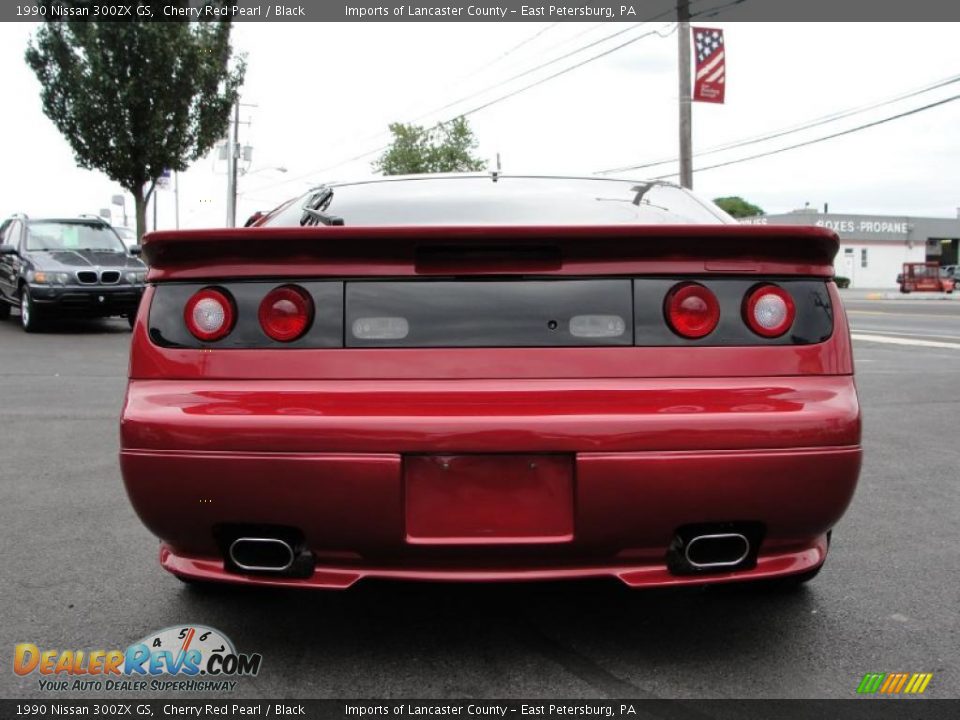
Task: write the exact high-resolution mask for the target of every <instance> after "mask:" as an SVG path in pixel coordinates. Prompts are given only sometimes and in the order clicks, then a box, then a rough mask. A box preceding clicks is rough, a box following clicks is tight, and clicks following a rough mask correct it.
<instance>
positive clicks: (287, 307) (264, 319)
mask: <svg viewBox="0 0 960 720" xmlns="http://www.w3.org/2000/svg"><path fill="white" fill-rule="evenodd" d="M257 315H258V317H259V320H260V327H261V328H263V332H265V333H266V334H267V336H268V337H270V338H272V339H273V340H276V341H278V342H293V341H294V340H296V339H298V338H300V337H303V334H304V333H305V332H307V330H309V329H310V324H311V323H312V322H313V300H312V299H311V298H310V295H308V294H307V292H306V290H304V289H303V288H301V287H297V286H296V285H282V286H280V287H278V288H274V289H273V290H271V291H270V292H269V293H267V295H266V297H265V298H263V300H262V301H261V303H260V309H259V311H258V313H257Z"/></svg>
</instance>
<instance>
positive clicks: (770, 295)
mask: <svg viewBox="0 0 960 720" xmlns="http://www.w3.org/2000/svg"><path fill="white" fill-rule="evenodd" d="M743 316H744V318H743V319H744V321H745V322H746V323H747V325H748V326H750V329H751V330H753V332H755V333H756V334H757V335H760V336H762V337H768V338H775V337H780V336H781V335H783V334H784V333H785V332H786V331H787V330H789V329H790V327H791V326H792V325H793V319H794V317H796V307H795V306H794V304H793V298H792V297H790V293H788V292H787V291H786V290H784V289H783V288H780V287H777V286H776V285H760V286H759V287H756V288H754V289H753V290H752V291H751V292H750V293H749V294H748V295H747V297H746V300H745V301H744V303H743Z"/></svg>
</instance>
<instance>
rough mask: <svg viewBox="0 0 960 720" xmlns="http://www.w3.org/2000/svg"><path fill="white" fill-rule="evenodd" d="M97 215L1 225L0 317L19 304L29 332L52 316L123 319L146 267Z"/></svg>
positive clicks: (131, 313)
mask: <svg viewBox="0 0 960 720" xmlns="http://www.w3.org/2000/svg"><path fill="white" fill-rule="evenodd" d="M139 251H140V249H139V248H132V249H131V250H128V249H127V247H126V246H125V245H124V244H123V241H122V240H120V238H119V236H118V235H117V233H116V232H114V230H113V228H111V227H110V225H108V224H107V223H106V222H104V221H103V220H101V219H100V218H96V217H79V218H67V219H60V218H57V219H48V218H44V219H34V218H28V217H27V216H26V215H14V216H13V217H11V218H8V219H7V220H5V221H4V222H3V224H2V225H0V318H2V317H6V316H7V315H9V314H10V308H11V307H19V308H20V321H21V324H22V325H23V329H24V330H26V331H27V332H33V331H35V330H37V329H38V328H40V327H41V326H42V325H43V323H44V321H45V320H49V319H51V318H53V317H58V318H59V317H62V318H67V317H88V318H89V317H111V316H122V317H125V318H127V320H128V321H129V322H130V325H131V327H132V326H133V321H134V319H135V317H136V314H137V307H138V306H139V305H140V296H141V295H143V288H144V279H145V276H146V271H147V269H146V266H145V265H144V264H143V262H142V261H141V260H140V259H139V258H138V257H136V255H139Z"/></svg>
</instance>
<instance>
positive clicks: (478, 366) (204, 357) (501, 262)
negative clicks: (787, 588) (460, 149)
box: [121, 175, 861, 588]
mask: <svg viewBox="0 0 960 720" xmlns="http://www.w3.org/2000/svg"><path fill="white" fill-rule="evenodd" d="M252 225H253V226H252V227H249V228H244V229H238V230H203V231H181V232H157V233H153V234H152V235H148V236H147V238H146V239H145V243H144V254H145V256H146V258H147V261H148V263H149V266H150V271H149V278H148V280H149V286H148V288H147V291H146V293H145V295H144V299H143V302H142V304H141V309H140V313H139V318H138V320H137V323H136V327H135V330H134V336H133V344H132V350H131V358H130V381H129V386H128V390H127V396H126V401H125V403H124V406H123V415H122V422H121V435H122V448H121V464H122V469H123V477H124V482H125V484H126V488H127V492H128V493H129V496H130V499H131V500H132V502H133V505H134V507H135V509H136V511H137V513H138V514H139V515H140V517H141V518H142V520H143V522H144V523H145V524H146V526H147V527H148V528H149V529H150V530H151V531H152V532H153V533H154V534H156V535H157V536H159V537H160V539H161V541H162V542H161V549H160V562H161V564H162V565H163V567H164V568H166V569H167V570H169V571H170V572H172V573H173V574H175V575H176V576H178V577H180V578H181V579H184V580H193V581H226V582H236V583H260V584H273V585H292V586H304V587H317V588H344V587H348V586H350V585H352V584H353V583H355V582H356V581H358V580H359V579H362V578H365V577H379V578H406V579H422V580H530V579H548V578H554V579H556V578H582V577H602V576H610V577H617V578H619V579H620V580H622V581H623V582H625V583H626V584H628V585H631V586H636V587H640V586H655V585H677V584H684V583H709V582H722V581H739V580H759V579H772V578H783V579H788V580H793V581H802V580H806V579H809V578H810V577H812V576H813V575H814V574H815V573H816V572H817V571H818V570H819V569H820V567H821V565H822V564H823V562H824V559H825V558H826V554H827V547H828V541H829V537H830V531H831V529H832V528H833V526H834V524H835V523H836V522H837V521H838V520H839V519H840V517H841V515H842V514H843V512H844V510H845V509H846V507H847V505H848V503H849V502H850V499H851V497H852V495H853V492H854V488H855V485H856V482H857V476H858V473H859V469H860V460H861V449H860V410H859V405H858V401H857V394H856V388H855V385H854V377H853V361H852V357H851V346H850V337H849V331H848V327H847V321H846V318H845V316H844V311H843V306H842V304H841V301H840V297H839V295H838V294H837V289H836V286H835V285H834V283H833V281H832V279H831V278H832V275H833V268H832V260H833V257H834V255H835V254H836V252H837V238H836V236H835V235H834V234H833V233H832V232H830V231H827V230H824V229H820V228H812V227H811V228H807V227H774V226H762V225H740V224H737V223H735V222H734V221H732V220H731V218H729V217H728V216H726V215H725V214H724V213H722V212H721V211H720V210H719V209H717V208H716V207H715V206H713V205H712V204H710V203H707V202H704V201H701V200H699V199H698V198H697V197H696V196H694V195H693V194H691V193H689V192H687V191H685V190H682V189H680V188H677V187H674V186H671V185H666V184H662V183H646V182H637V181H619V180H601V179H576V178H534V177H509V176H502V175H501V176H496V175H493V176H491V175H463V176H417V177H409V178H385V179H378V180H374V181H369V182H361V183H352V184H332V185H326V186H320V187H317V188H315V189H313V190H311V191H310V192H309V193H307V194H306V195H305V196H302V197H298V198H296V199H294V200H292V201H290V202H288V203H286V204H285V205H282V206H281V207H279V208H278V209H276V210H274V211H272V212H271V213H268V214H267V215H265V216H258V217H257V218H256V219H255V220H254V221H253V223H252Z"/></svg>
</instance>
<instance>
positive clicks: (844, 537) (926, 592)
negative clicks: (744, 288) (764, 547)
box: [0, 295, 960, 699]
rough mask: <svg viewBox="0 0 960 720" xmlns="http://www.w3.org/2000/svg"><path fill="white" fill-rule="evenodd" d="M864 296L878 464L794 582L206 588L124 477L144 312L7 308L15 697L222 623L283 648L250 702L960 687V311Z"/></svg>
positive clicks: (871, 428)
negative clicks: (71, 659)
mask: <svg viewBox="0 0 960 720" xmlns="http://www.w3.org/2000/svg"><path fill="white" fill-rule="evenodd" d="M847 305H848V310H849V311H850V319H851V323H852V325H853V330H854V337H855V343H854V344H855V352H856V363H857V376H858V381H857V382H858V387H859V391H860V398H861V402H862V405H863V411H864V418H865V435H864V450H865V462H864V468H863V474H862V477H861V481H860V487H859V489H858V491H857V494H856V497H855V498H854V501H853V504H852V506H851V508H850V510H849V511H848V513H847V515H846V516H845V518H844V519H843V520H842V521H841V523H840V525H839V526H838V527H837V528H836V531H835V533H834V537H833V547H832V550H831V553H830V557H829V559H828V562H827V565H826V567H825V569H824V571H823V572H822V573H821V574H820V576H819V577H818V578H817V579H816V580H814V581H813V582H812V583H811V584H810V585H809V586H807V587H806V588H804V589H801V590H799V591H796V592H790V593H784V592H774V591H769V590H760V589H754V588H751V587H747V586H734V587H729V588H708V589H682V590H669V591H664V590H657V591H632V590H629V589H627V588H626V587H624V586H621V585H620V584H618V583H617V582H615V581H609V582H593V581H591V582H572V583H550V584H511V585H444V584H410V583H390V582H364V583H360V584H358V585H357V586H355V587H354V588H353V589H351V590H348V591H345V592H304V591H278V590H257V589H234V588H228V589H224V590H219V591H214V592H198V591H196V590H194V589H191V588H189V587H185V586H183V585H181V584H180V583H179V582H178V581H177V580H176V579H174V578H173V577H172V576H170V575H168V574H167V573H165V572H163V571H162V570H161V569H160V567H159V565H158V563H157V541H156V539H155V538H153V537H152V536H151V535H150V534H149V532H148V531H147V530H146V529H145V528H144V527H143V526H142V525H141V524H140V522H139V520H138V519H137V518H136V516H135V515H134V513H133V510H132V509H131V507H130V505H129V503H128V501H127V498H126V496H125V494H124V491H123V487H122V484H121V480H120V474H119V470H118V467H117V449H118V437H117V435H118V428H117V417H118V414H119V410H120V405H121V402H122V398H123V391H124V382H125V380H124V376H125V374H126V362H127V348H128V343H129V337H130V336H129V332H128V330H127V327H126V324H125V323H124V322H122V321H97V322H88V323H81V324H79V325H74V326H64V327H61V328H57V329H55V330H53V331H50V332H47V333H43V334H40V335H25V334H24V333H22V332H21V331H20V329H19V327H18V326H17V324H16V322H15V320H16V318H15V317H13V318H11V320H9V321H0V388H2V390H0V543H2V548H3V553H2V561H0V562H2V568H3V574H2V578H3V582H2V583H0V613H2V618H3V622H2V624H0V654H6V656H7V660H6V661H5V662H4V663H3V664H2V667H3V669H2V670H0V696H2V697H7V698H28V697H46V698H47V699H53V698H52V697H51V696H50V695H49V694H46V695H45V694H43V693H42V692H41V691H39V690H38V685H37V677H36V675H33V676H30V677H28V678H20V677H17V676H15V675H14V674H13V672H12V671H11V669H10V668H11V664H10V662H11V659H12V654H13V647H14V644H15V643H19V642H32V643H36V644H37V645H39V646H41V647H44V648H57V649H67V648H83V649H113V648H124V647H126V646H127V645H128V644H129V643H131V642H133V641H135V640H137V639H139V638H141V637H143V636H144V635H146V634H147V633H148V632H150V631H153V630H158V629H160V628H165V627H168V626H173V625H180V624H187V623H202V624H206V625H210V626H213V627H216V628H218V629H220V630H222V631H223V632H224V633H226V634H227V635H228V636H229V637H230V638H232V639H233V641H234V643H235V644H236V645H237V648H238V649H239V650H240V651H242V652H259V653H262V655H263V667H262V670H261V672H260V674H259V675H258V676H257V677H256V678H253V679H248V680H245V681H243V682H241V683H240V684H239V685H238V687H237V689H236V691H235V692H234V693H232V694H231V695H230V697H236V698H246V697H265V698H270V697H286V698H291V699H292V698H303V697H375V698H386V697H433V698H464V697H513V698H519V697H528V698H533V697H544V698H545V697H564V698H574V697H584V698H602V697H605V696H609V697H626V696H629V697H635V698H675V697H686V698H704V697H709V698H714V697H716V698H726V697H789V698H805V697H825V698H849V697H853V696H854V694H855V689H856V686H857V684H858V683H859V681H860V679H861V678H862V677H863V675H864V674H865V673H867V672H932V673H934V679H933V681H932V682H931V684H930V686H929V688H928V689H927V693H926V694H927V695H929V696H931V697H938V698H943V697H960V653H958V650H957V648H958V647H960V621H958V618H960V581H958V578H960V523H958V518H960V492H958V479H960V450H958V437H960V303H946V302H945V303H931V302H921V301H910V300H908V301H901V300H889V301H888V300H868V299H866V298H862V297H856V296H853V295H849V296H848V302H847ZM860 336H871V337H876V336H879V337H881V338H894V339H897V338H899V339H900V340H901V341H904V342H906V343H916V342H918V341H919V342H927V341H930V342H936V343H939V345H937V346H928V345H923V344H902V343H889V342H885V341H875V340H861V339H857V338H858V337H860ZM940 345H943V346H944V347H941V346H940ZM952 345H956V347H952ZM67 696H69V695H67ZM145 696H150V697H152V696H156V693H150V692H148V693H146V694H145ZM60 697H64V696H60ZM118 697H120V696H118ZM123 697H127V698H129V697H130V696H123ZM191 697H193V696H191Z"/></svg>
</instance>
